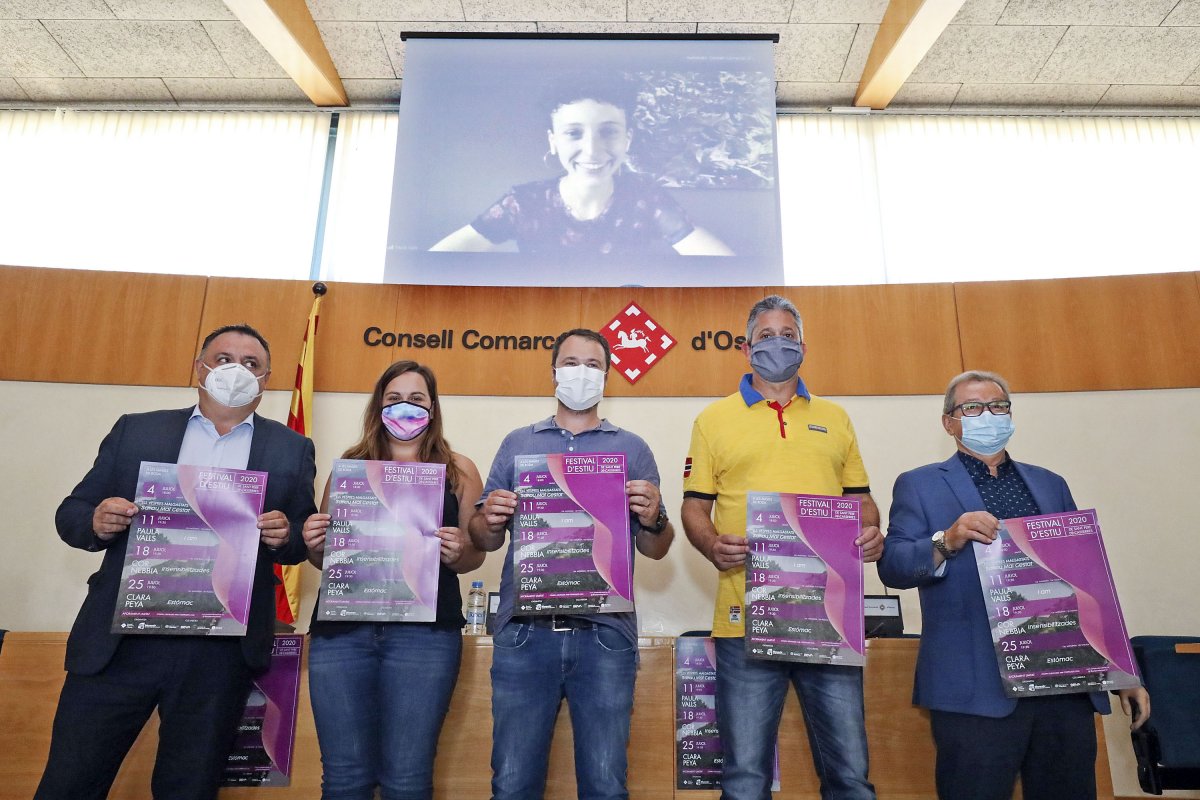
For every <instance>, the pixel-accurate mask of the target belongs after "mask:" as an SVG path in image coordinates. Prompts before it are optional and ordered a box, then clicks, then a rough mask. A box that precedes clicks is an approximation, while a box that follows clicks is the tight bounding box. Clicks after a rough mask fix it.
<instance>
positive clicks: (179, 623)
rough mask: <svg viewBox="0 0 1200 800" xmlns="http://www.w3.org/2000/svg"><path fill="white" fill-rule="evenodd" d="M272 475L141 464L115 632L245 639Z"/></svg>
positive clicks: (122, 573) (184, 465)
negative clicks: (260, 527) (262, 516)
mask: <svg viewBox="0 0 1200 800" xmlns="http://www.w3.org/2000/svg"><path fill="white" fill-rule="evenodd" d="M266 489H267V473H265V472H252V471H247V470H239V469H222V468H219V467H198V466H192V465H189V464H161V463H157V462H152V461H143V462H142V464H141V468H140V469H139V471H138V482H137V492H136V495H135V497H134V500H133V502H134V504H135V505H136V506H137V507H138V513H137V514H136V515H135V516H134V518H133V522H132V524H130V526H129V540H128V543H127V545H126V548H125V564H124V566H123V568H122V570H121V592H120V594H119V595H118V596H117V608H116V610H115V613H114V615H113V624H112V632H113V633H121V634H167V635H172V636H181V635H191V636H243V635H245V633H246V623H247V621H248V619H249V617H250V592H251V589H252V587H253V583H254V571H255V567H256V565H257V562H258V542H259V530H258V517H259V515H260V514H262V510H263V501H264V499H265V497H266Z"/></svg>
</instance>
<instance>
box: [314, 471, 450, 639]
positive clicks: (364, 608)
mask: <svg viewBox="0 0 1200 800" xmlns="http://www.w3.org/2000/svg"><path fill="white" fill-rule="evenodd" d="M329 481H330V483H329V515H330V517H331V519H330V521H329V530H328V532H327V533H326V535H325V558H324V562H323V565H322V568H321V595H320V601H319V602H320V608H319V609H318V612H317V619H319V620H323V621H337V622H433V621H434V620H435V619H436V618H437V594H438V570H439V565H440V558H441V555H440V553H441V540H440V539H439V538H438V537H437V529H438V528H440V527H441V526H442V503H443V499H444V495H445V486H446V465H445V464H416V463H405V462H399V461H358V460H352V459H338V460H337V461H334V462H333V471H332V473H330V476H329Z"/></svg>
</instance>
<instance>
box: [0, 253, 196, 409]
mask: <svg viewBox="0 0 1200 800" xmlns="http://www.w3.org/2000/svg"><path fill="white" fill-rule="evenodd" d="M207 280H208V279H207V278H203V277H196V276H190V275H146V274H141V273H133V272H92V271H90V270H76V269H41V268H37V267H0V341H4V342H6V343H8V347H6V348H5V352H4V357H3V358H0V380H11V381H57V382H64V383H107V384H123V385H132V386H187V385H188V383H189V381H190V380H191V374H192V360H193V359H194V358H195V356H196V350H194V349H193V343H194V341H195V337H196V330H197V328H198V326H199V324H200V313H201V310H202V308H203V307H204V287H205V284H206V282H207Z"/></svg>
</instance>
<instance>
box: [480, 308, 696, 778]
mask: <svg viewBox="0 0 1200 800" xmlns="http://www.w3.org/2000/svg"><path fill="white" fill-rule="evenodd" d="M610 363H611V354H610V352H609V346H608V342H607V341H605V339H604V337H603V336H601V335H600V334H598V333H596V332H595V331H591V330H586V329H582V328H579V329H575V330H570V331H567V332H565V333H563V334H562V335H560V336H559V337H558V339H557V340H556V341H555V343H554V348H553V350H552V353H551V364H552V365H553V368H554V370H553V371H554V383H555V397H556V398H557V399H558V408H557V409H556V410H555V413H554V415H553V416H551V417H548V418H547V419H544V420H542V421H540V422H535V423H534V424H532V425H526V426H524V427H521V428H518V429H517V430H515V431H513V432H512V433H510V434H508V436H506V437H505V439H504V441H503V442H502V443H501V444H500V450H499V452H497V453H496V457H495V459H494V460H493V462H492V469H491V472H490V473H489V474H488V479H487V484H486V485H485V486H484V488H483V491H484V498H483V500H482V501H481V502H480V513H477V514H476V515H475V516H474V517H473V518H472V520H471V523H470V532H471V538H472V540H473V541H474V542H475V546H476V547H478V548H479V549H480V550H485V551H492V550H498V549H499V548H500V546H501V545H503V544H504V539H505V535H506V533H508V532H509V531H510V530H511V522H512V516H513V512H514V511H516V508H517V495H516V494H515V492H514V490H515V488H516V486H515V481H514V475H513V460H514V458H515V457H516V456H519V455H541V454H550V453H574V454H586V453H623V454H624V455H625V458H626V468H627V477H628V479H629V480H628V482H627V483H626V484H625V494H626V496H627V497H628V502H629V521H630V531H631V533H632V534H633V537H632V544H633V545H634V546H636V548H637V550H638V551H639V552H640V553H642V555H645V556H648V557H650V558H653V559H660V558H662V557H663V556H665V555H666V554H667V550H668V548H669V547H670V546H671V540H672V539H673V538H674V535H675V533H674V529H673V527H672V525H671V523H670V521H668V519H667V514H666V510H665V509H664V507H663V505H662V498H661V496H660V494H659V491H658V483H659V477H658V467H657V465H656V464H655V462H654V455H653V454H652V453H651V452H650V448H649V447H647V446H646V443H645V442H644V441H643V440H642V439H641V437H639V436H637V435H635V434H633V433H630V432H629V431H625V430H622V429H621V428H618V427H617V426H615V425H613V424H612V423H610V422H609V421H608V420H603V419H601V418H600V413H599V404H600V399H601V398H602V397H603V394H604V379H605V376H606V375H607V372H608V368H609V365H610ZM514 549H515V543H514V542H513V541H511V539H510V541H509V546H508V551H507V553H506V556H505V561H504V568H503V571H502V573H501V578H500V608H499V610H498V611H497V614H496V634H495V636H494V637H493V643H494V648H493V651H492V721H493V728H492V796H493V798H494V800H536V798H540V797H542V795H543V794H544V792H545V788H546V771H547V767H548V763H549V756H550V740H551V737H552V736H553V733H554V721H555V718H556V717H557V716H558V711H559V707H560V705H561V703H562V699H563V698H564V697H565V698H566V700H567V704H568V706H569V708H570V710H571V725H572V730H573V732H574V737H575V775H576V780H577V783H578V789H579V797H580V800H610V799H612V800H616V799H617V798H627V797H629V792H628V791H627V789H626V786H625V783H626V766H627V759H626V753H625V750H626V746H627V744H628V742H629V720H630V715H631V714H632V711H633V684H634V677H635V675H636V671H637V618H636V616H635V614H634V612H632V611H629V612H618V613H604V614H582V615H574V614H572V615H567V616H563V615H555V616H514V615H513V610H514V594H515V587H514V581H513V555H514ZM631 555H632V554H631Z"/></svg>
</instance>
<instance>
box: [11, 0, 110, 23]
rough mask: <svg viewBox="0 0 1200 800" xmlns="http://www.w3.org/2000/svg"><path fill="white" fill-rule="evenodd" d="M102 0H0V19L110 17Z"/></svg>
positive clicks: (107, 8)
mask: <svg viewBox="0 0 1200 800" xmlns="http://www.w3.org/2000/svg"><path fill="white" fill-rule="evenodd" d="M112 18H113V13H112V9H110V8H109V7H108V6H107V5H105V3H104V0H0V19H112Z"/></svg>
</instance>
